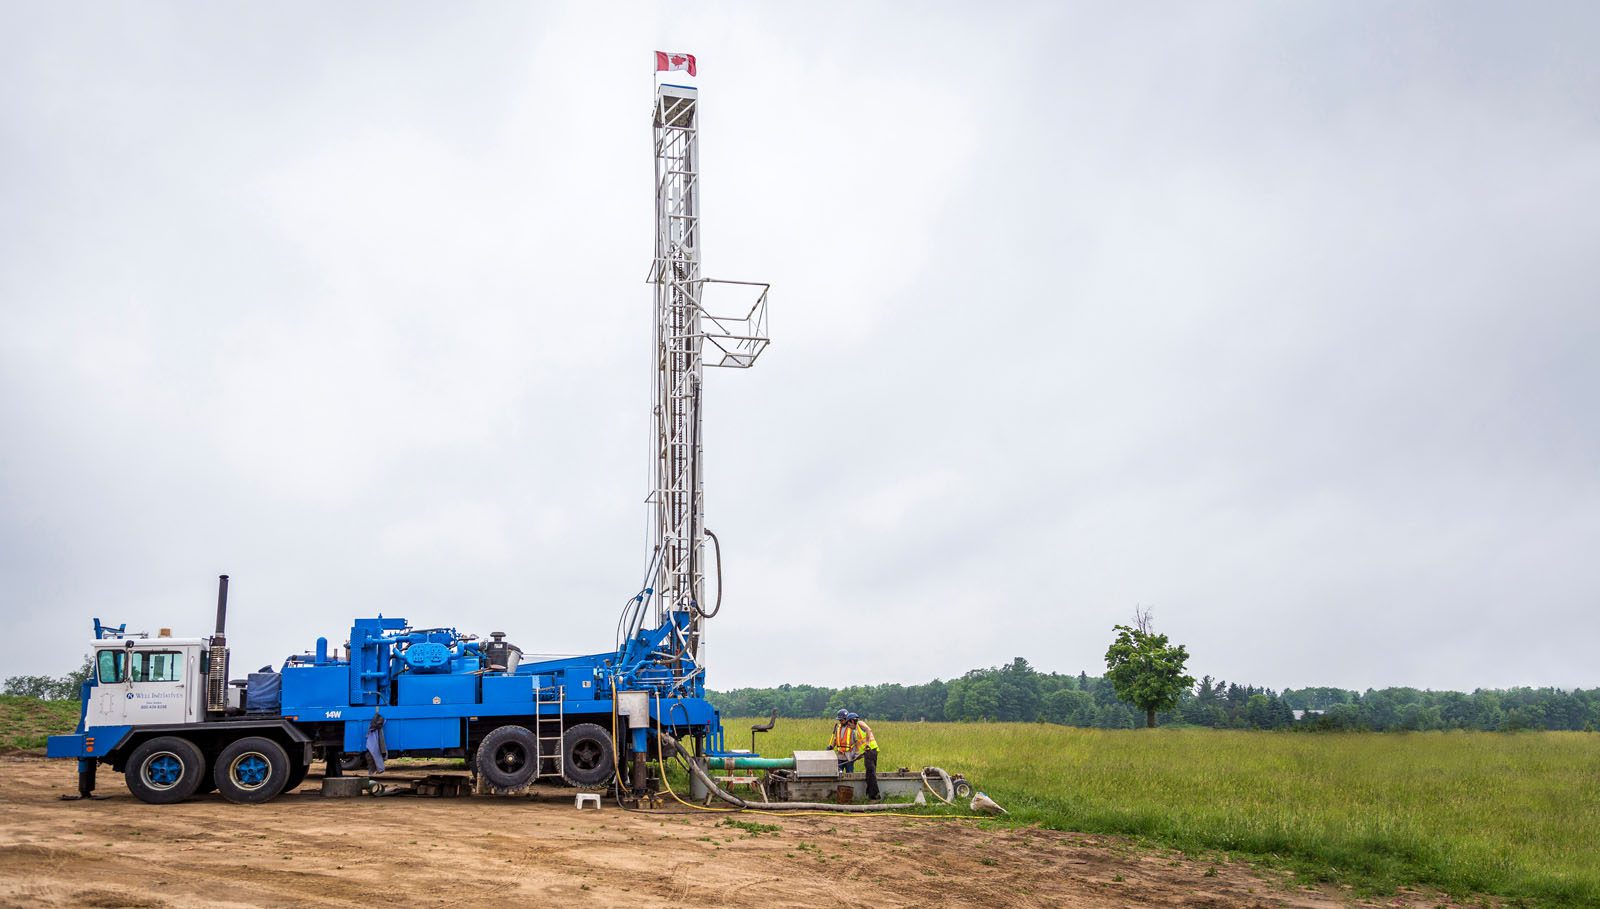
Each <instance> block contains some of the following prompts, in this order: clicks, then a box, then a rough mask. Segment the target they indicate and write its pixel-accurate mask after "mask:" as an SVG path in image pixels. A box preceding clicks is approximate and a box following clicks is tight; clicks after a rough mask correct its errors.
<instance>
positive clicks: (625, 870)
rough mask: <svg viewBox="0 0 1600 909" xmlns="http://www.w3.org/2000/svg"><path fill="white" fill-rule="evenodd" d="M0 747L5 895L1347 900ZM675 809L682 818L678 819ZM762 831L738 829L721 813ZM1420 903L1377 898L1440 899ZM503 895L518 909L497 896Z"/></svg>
mask: <svg viewBox="0 0 1600 909" xmlns="http://www.w3.org/2000/svg"><path fill="white" fill-rule="evenodd" d="M99 782H100V793H99V794H101V795H106V796H109V798H106V799H100V800H95V801H78V802H63V801H60V800H59V798H58V797H59V796H60V795H62V794H65V793H72V792H75V791H76V778H75V776H74V772H73V765H72V764H71V763H70V762H66V761H46V760H43V759H40V758H36V757H28V756H19V755H7V756H0V907H12V906H18V907H20V906H30V907H31V906H137V907H185V906H288V905H298V906H305V905H317V906H371V905H379V904H385V905H387V904H390V903H395V904H406V905H413V906H469V905H486V904H487V905H496V904H499V905H507V903H502V902H500V900H501V899H503V898H507V897H509V898H510V899H511V900H513V901H517V902H520V901H524V900H527V901H529V902H528V903H526V904H532V900H534V899H536V900H538V901H539V902H541V903H544V902H556V903H557V904H559V905H563V906H578V907H581V906H616V905H624V904H631V905H643V906H655V905H667V904H670V905H673V906H682V907H690V906H694V907H698V906H716V907H766V906H782V907H797V909H800V907H803V909H815V907H818V906H832V905H841V904H842V905H851V906H870V907H874V909H882V907H935V906H1007V907H1015V909H1023V907H1047V906H1048V907H1057V906H1064V907H1089V906H1096V907H1098V906H1203V907H1209V909H1226V907H1236V906H1237V907H1295V909H1322V907H1334V906H1349V905H1352V904H1353V902H1354V901H1353V900H1351V899H1349V898H1348V897H1346V896H1344V895H1342V894H1340V893H1339V892H1338V891H1332V890H1323V891H1312V890H1306V889H1300V888H1295V887H1293V886H1292V885H1290V884H1288V883H1286V882H1285V881H1284V880H1283V879H1281V878H1276V879H1275V878H1269V877H1263V876H1261V875H1260V874H1258V873H1254V872H1252V870H1251V869H1250V868H1248V867H1247V866H1245V865H1242V864H1238V863H1228V864H1217V863H1212V862H1205V861H1193V860H1187V859H1184V858H1182V857H1180V856H1177V855H1175V854H1169V853H1163V852H1159V851H1154V850H1150V849H1143V848H1137V847H1134V846H1131V845H1129V844H1127V843H1123V842H1120V841H1118V840H1116V839H1113V838H1107V837H1094V836H1084V835H1079V834H1072V833H1058V832H1053V831H1045V830H1033V829H1008V830H986V829H983V828H982V827H980V826H978V825H977V824H974V823H972V822H968V821H923V820H911V819H905V818H890V817H831V816H830V817H789V816H785V817H773V816H769V815H756V814H740V815H718V814H710V813H705V812H691V811H689V810H688V809H684V808H682V807H681V806H677V809H676V810H667V809H664V810H662V811H659V812H655V813H649V814H641V813H630V812H624V811H622V810H620V809H618V808H616V807H613V806H611V805H609V804H608V806H607V807H606V808H605V809H603V810H601V811H583V812H578V811H575V810H573V806H572V795H571V792H570V790H567V791H563V790H552V791H551V793H550V794H548V795H545V796H537V797H528V798H498V799H497V798H486V797H477V798H453V799H448V798H447V799H427V798H418V797H411V796H397V797H389V798H371V797H360V798H355V799H324V798H323V797H322V796H321V795H320V794H319V793H318V786H319V785H320V780H319V779H318V778H317V777H315V776H313V777H312V778H311V779H309V780H307V782H306V784H305V785H303V786H302V787H301V788H300V790H299V791H298V792H295V793H293V794H289V795H284V796H281V797H279V798H278V799H276V800H274V801H273V802H270V803H268V804H266V805H261V806H242V805H231V804H228V803H227V802H224V801H222V800H221V798H220V797H218V796H217V795H215V794H211V795H207V796H202V797H199V798H196V799H194V800H192V801H189V802H186V803H183V804H180V805H170V806H161V807H157V806H149V805H144V804H142V803H140V802H137V801H135V800H134V799H133V797H132V796H131V795H129V794H128V790H127V787H126V786H124V785H123V782H122V777H121V776H120V775H118V774H113V773H107V772H104V771H103V772H102V774H101V776H100V781H99ZM679 812H683V813H679ZM730 817H731V818H733V819H735V820H738V821H743V822H758V823H762V824H776V825H777V826H779V827H780V828H781V829H780V830H778V831H775V832H764V833H750V832H748V831H746V830H743V829H738V828H733V827H728V826H724V825H723V821H724V820H727V819H728V818H730ZM1437 903H1438V900H1434V899H1424V898H1423V896H1422V895H1416V896H1415V897H1414V898H1408V899H1402V900H1387V901H1385V905H1389V906H1397V905H1405V904H1415V905H1416V906H1419V907H1420V906H1424V905H1426V906H1430V907H1431V906H1434V905H1437ZM511 904H515V902H513V903H511Z"/></svg>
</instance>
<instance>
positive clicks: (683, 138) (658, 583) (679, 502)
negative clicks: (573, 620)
mask: <svg viewBox="0 0 1600 909" xmlns="http://www.w3.org/2000/svg"><path fill="white" fill-rule="evenodd" d="M653 121H654V140H655V141H654V157H655V178H656V182H655V194H656V200H655V201H656V240H655V259H654V260H653V262H652V264H651V267H650V276H649V278H648V282H649V283H650V284H651V285H653V287H654V290H655V357H656V364H655V365H656V372H655V380H654V389H653V390H654V394H653V397H654V401H653V403H652V414H653V423H654V426H655V432H654V436H653V444H654V448H655V470H654V480H653V488H652V490H651V493H650V500H649V501H650V505H651V508H652V511H653V514H654V532H653V534H652V536H653V542H654V544H655V548H654V551H653V554H652V564H653V565H654V566H655V568H654V573H653V581H654V589H655V594H654V597H655V610H656V617H657V620H658V621H659V622H661V623H663V624H665V623H668V622H671V623H673V624H674V626H675V627H677V628H679V629H681V631H680V632H679V633H677V634H675V635H674V636H673V638H672V639H671V644H670V649H671V653H672V656H673V657H674V661H673V662H674V664H675V667H676V668H675V670H674V671H675V674H676V673H678V672H682V671H683V667H682V661H683V659H684V658H688V659H690V660H693V661H694V664H695V665H697V666H698V665H703V664H702V660H701V657H702V651H703V647H704V644H705V620H706V619H707V618H709V617H710V616H714V615H715V614H716V612H717V610H718V608H720V606H719V605H718V604H719V602H720V599H721V590H720V588H719V589H717V590H715V591H714V593H713V594H712V596H713V600H714V602H712V603H707V602H706V600H705V596H704V594H705V593H706V591H705V576H706V564H705V552H706V546H705V543H706V537H707V531H706V526H705V509H704V504H705V502H704V474H703V471H702V459H701V455H702V448H701V442H700V423H701V400H702V390H703V388H704V381H705V368H706V367H707V366H719V367H731V368H739V369H742V368H747V367H749V366H751V365H753V364H754V363H755V361H756V358H757V357H759V356H760V355H761V352H762V351H763V350H765V349H766V346H767V343H768V338H767V326H766V318H767V317H766V314H767V289H768V285H766V284H762V283H758V282H748V281H720V280H716V279H711V278H705V277H703V276H702V275H701V271H700V269H701V263H700V142H699V127H700V103H699V92H698V90H697V89H695V88H693V87H689V86H683V85H669V84H661V85H658V86H657V87H656V98H655V109H654V111H653ZM751 296H754V302H753V303H752V304H750V306H749V309H748V311H746V312H745V314H744V315H742V316H717V315H713V314H712V312H711V311H710V308H709V307H713V306H717V305H719V304H720V303H721V302H723V301H725V300H729V299H731V300H735V301H738V302H740V303H741V305H742V303H743V301H747V300H749V298H750V297H751ZM713 297H715V298H716V299H713ZM713 538H714V535H713ZM717 557H718V559H719V560H720V558H721V554H720V547H718V552H717ZM720 567H721V566H720V564H717V565H716V566H714V570H717V569H720Z"/></svg>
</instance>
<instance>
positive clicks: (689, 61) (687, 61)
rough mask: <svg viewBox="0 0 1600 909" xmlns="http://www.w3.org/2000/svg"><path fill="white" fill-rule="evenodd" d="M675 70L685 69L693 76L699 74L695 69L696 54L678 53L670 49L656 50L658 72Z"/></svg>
mask: <svg viewBox="0 0 1600 909" xmlns="http://www.w3.org/2000/svg"><path fill="white" fill-rule="evenodd" d="M673 70H683V71H684V72H687V73H688V74H689V75H691V76H695V75H698V73H696V72H695V71H694V54H676V53H672V52H670V51H656V72H658V73H665V72H671V71H673Z"/></svg>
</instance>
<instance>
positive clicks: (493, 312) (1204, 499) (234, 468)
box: [0, 4, 1600, 688]
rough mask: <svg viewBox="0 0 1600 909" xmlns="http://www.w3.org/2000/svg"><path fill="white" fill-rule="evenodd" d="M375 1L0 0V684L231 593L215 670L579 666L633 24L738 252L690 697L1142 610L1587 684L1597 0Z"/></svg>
mask: <svg viewBox="0 0 1600 909" xmlns="http://www.w3.org/2000/svg"><path fill="white" fill-rule="evenodd" d="M375 10H376V8H369V7H360V6H357V7H349V8H339V9H335V10H325V9H321V8H316V7H296V6H287V7H275V8H272V9H260V10H252V11H250V12H248V13H241V12H238V11H234V10H220V9H219V10H209V9H197V8H194V7H187V6H181V5H176V6H161V5H154V6H151V5H146V6H142V7H140V8H138V9H137V10H134V9H131V8H130V9H128V10H121V11H116V10H113V11H100V12H101V14H100V15H96V16H93V17H83V16H79V15H75V14H73V12H72V11H71V10H63V9H62V8H60V7H36V8H23V7H14V8H10V9H7V10H6V11H5V12H4V13H3V14H0V16H3V17H4V20H5V21H4V22H0V26H4V27H0V79H4V81H5V84H7V85H8V86H11V87H12V88H11V90H10V91H8V92H7V93H6V94H5V95H4V96H3V97H0V201H3V202H4V204H3V205H0V426H3V427H4V434H3V443H0V618H4V619H5V620H6V621H7V623H8V626H9V627H10V628H11V629H12V631H13V634H15V635H17V636H19V637H20V638H22V639H27V640H33V641H52V642H65V643H62V644H61V645H60V647H53V648H31V649H29V650H28V651H27V652H24V653H19V654H17V655H16V661H15V664H14V666H13V668H12V669H11V670H10V671H13V672H17V673H23V672H60V671H65V670H66V669H67V668H70V666H71V665H72V664H73V663H74V662H75V659H76V654H77V651H78V650H79V649H81V645H80V644H79V643H73V642H80V641H83V640H84V639H85V638H87V633H86V629H87V628H88V627H89V620H90V618H91V617H93V616H99V617H102V618H106V619H108V620H114V621H117V622H121V621H128V622H130V623H131V625H133V626H135V627H146V626H148V627H151V628H155V627H161V626H171V627H175V628H180V629H181V628H183V627H184V626H185V624H186V623H187V624H188V626H189V627H191V628H200V627H204V626H205V624H206V617H207V614H208V607H207V600H208V598H209V597H210V596H211V592H210V591H211V584H212V583H214V575H215V574H217V573H220V572H222V571H227V572H229V573H230V574H232V575H233V577H234V599H235V602H236V609H235V610H234V618H233V619H232V621H233V622H234V629H233V631H234V633H233V635H232V636H231V637H232V638H233V640H235V641H236V642H237V646H238V647H239V648H240V649H241V651H242V653H241V658H242V659H243V661H244V662H243V663H241V665H243V664H250V665H259V664H260V663H263V662H268V661H275V660H277V659H280V658H281V657H282V656H283V655H284V654H287V653H290V652H298V651H300V650H303V649H305V648H306V647H308V646H309V645H310V642H311V641H312V640H314V638H315V637H316V636H318V635H320V634H326V635H328V636H329V637H330V639H334V640H341V639H342V638H340V637H339V635H340V634H341V633H342V630H343V629H344V628H345V627H346V626H347V625H348V622H349V619H350V618H352V617H354V616H357V615H370V614H374V613H376V612H379V611H382V612H384V613H385V614H386V615H393V614H397V613H398V614H403V615H406V616H408V617H410V618H412V619H414V620H416V621H418V622H421V623H427V624H433V623H437V622H441V621H452V622H456V623H457V624H458V625H460V626H461V627H462V628H463V629H465V630H471V631H477V632H480V633H482V632H486V631H488V630H505V631H507V632H509V633H510V634H511V635H512V637H513V639H514V640H517V641H518V643H519V644H521V645H522V646H523V647H524V648H525V649H528V650H530V652H531V651H540V652H585V651H593V650H598V649H601V648H604V647H606V646H609V644H610V637H609V635H610V628H611V626H612V624H613V622H614V618H615V610H616V609H617V608H619V607H620V605H621V603H622V601H623V600H624V599H625V598H626V597H628V596H630V595H631V594H632V593H633V591H634V589H635V587H634V585H635V584H636V583H637V581H638V575H639V573H640V572H641V571H642V567H643V564H644V559H645V554H646V542H645V530H646V527H647V524H646V512H645V509H644V506H643V501H642V500H643V497H644V494H645V484H646V477H647V475H648V474H647V468H648V457H649V449H648V444H649V443H648V438H647V430H648V412H647V409H646V408H647V403H648V385H649V378H650V368H651V364H650V353H649V351H650V312H649V306H650V294H649V290H648V288H647V287H646V286H645V285H644V284H643V283H642V278H643V276H644V273H645V269H646V266H647V264H648V258H649V255H650V252H649V250H650V243H651V236H650V231H651V221H650V211H651V208H650V205H651V202H650V193H651V176H650V165H649V162H648V158H647V152H648V148H649V146H648V142H649V132H648V119H647V111H648V105H649V92H650V82H649V80H648V78H647V76H646V75H645V74H646V73H648V72H649V70H648V69H647V65H648V64H647V60H648V59H649V54H650V52H651V51H653V50H655V49H657V48H658V47H659V48H669V47H670V48H673V49H686V50H691V51H693V52H695V53H696V54H697V55H698V57H699V60H700V63H701V67H702V70H701V76H700V78H699V83H700V86H701V90H702V93H703V105H704V109H703V114H704V117H703V121H704V133H703V136H702V151H703V163H704V178H703V191H704V196H703V199H704V204H705V217H706V221H705V242H706V271H707V273H708V274H710V275H713V276H721V277H730V278H740V279H751V280H763V281H771V282H772V284H773V294H772V304H771V305H772V310H771V313H772V331H773V335H774V342H773V345H772V347H771V349H770V351H769V352H768V353H767V354H766V355H765V356H764V357H763V359H762V361H761V363H759V364H758V366H757V367H756V368H755V369H754V370H751V371H749V372H739V371H717V372H715V373H714V374H712V375H711V376H710V377H709V381H708V384H707V388H706V408H707V420H706V428H705V442H706V447H707V462H706V470H707V484H708V485H707V518H708V522H709V523H710V525H711V526H712V527H713V528H714V529H716V531H717V532H718V534H719V536H720V537H721V539H722V540H723V543H724V549H725V552H726V555H727V559H728V562H727V565H726V566H725V578H726V580H727V584H728V602H727V608H726V610H725V611H724V612H723V614H722V615H720V616H719V617H718V619H717V620H716V622H715V623H714V624H713V627H712V628H711V630H710V641H711V654H712V660H713V663H712V676H711V680H712V684H713V685H714V686H719V687H728V686H733V685H740V684H772V683H778V682H783V681H814V682H820V683H832V684H844V683H853V682H868V681H881V680H899V681H921V680H925V679H927V678H930V677H933V676H943V677H949V676H951V675H953V674H957V673H960V672H962V671H964V670H966V669H968V668H972V667H974V666H980V665H990V664H995V663H999V662H1002V661H1005V660H1008V659H1010V658H1011V657H1012V656H1015V655H1024V656H1027V657H1028V658H1029V659H1030V660H1031V661H1032V662H1033V663H1034V664H1035V665H1038V666H1041V667H1043V668H1046V669H1055V670H1062V671H1073V672H1075V671H1077V670H1078V669H1080V668H1088V669H1090V670H1093V669H1094V667H1095V666H1096V665H1098V663H1099V660H1100V659H1101V656H1102V655H1103V652H1104V647H1105V644H1106V642H1107V640H1108V634H1109V629H1110V626H1111V625H1112V624H1114V623H1116V622H1119V621H1125V620H1126V619H1127V618H1128V617H1129V615H1130V614H1131V611H1132V609H1133V606H1134V605H1135V604H1145V605H1151V606H1153V607H1154V609H1155V612H1156V617H1157V622H1158V625H1159V626H1160V627H1161V628H1162V630H1165V631H1168V632H1170V633H1171V634H1172V635H1173V637H1174V638H1175V639H1176V640H1179V641H1183V642H1185V643H1188V644H1189V645H1190V650H1191V652H1192V653H1193V654H1194V655H1195V656H1194V660H1193V663H1194V667H1193V668H1195V669H1196V670H1197V671H1199V672H1208V673H1211V674H1213V675H1217V676H1224V677H1227V678H1229V679H1230V680H1239V681H1249V682H1254V683H1256V684H1266V685H1273V686H1279V687H1281V686H1286V685H1303V684H1317V683H1328V684H1343V685H1351V686H1356V687H1365V686H1367V685H1382V684H1390V683H1395V684H1402V683H1403V684H1416V685H1431V686H1434V687H1465V688H1470V687H1474V686H1477V685H1506V684H1524V683H1526V684H1547V683H1548V684H1564V685H1575V684H1584V685H1593V684H1596V682H1595V679H1594V676H1593V669H1592V660H1591V659H1590V656H1589V654H1588V653H1587V651H1586V649H1585V648H1584V647H1583V645H1582V642H1583V641H1585V640H1587V639H1588V638H1590V637H1592V636H1593V634H1594V633H1595V632H1596V631H1600V627H1597V622H1600V619H1597V618H1596V616H1597V615H1600V612H1597V611H1596V610H1595V608H1594V606H1595V604H1596V602H1597V599H1600V572H1597V571H1596V569H1595V567H1594V566H1593V564H1592V563H1593V560H1592V559H1590V558H1589V557H1588V550H1589V549H1591V548H1592V541H1593V540H1594V539H1596V538H1597V536H1600V482H1597V480H1596V477H1597V476H1600V473H1597V472H1596V470H1595V465H1596V463H1597V461H1600V458H1597V456H1600V417H1597V416H1596V413H1597V410H1596V408H1595V407H1594V406H1593V403H1594V389H1595V388H1597V387H1600V366H1597V365H1596V363H1597V362H1600V361H1597V360H1596V358H1594V357H1593V356H1592V352H1593V350H1594V349H1595V347H1596V342H1597V341H1600V310H1597V309H1596V308H1595V307H1594V305H1593V301H1594V300H1595V299H1596V298H1597V297H1600V286H1597V280H1596V277H1595V274H1594V270H1593V268H1592V267H1591V266H1590V265H1589V259H1590V258H1592V251H1593V249H1595V248H1596V246H1597V245H1600V244H1597V241H1600V210H1597V209H1596V208H1595V206H1593V205H1592V204H1591V203H1590V200H1592V199H1593V198H1594V197H1595V194H1596V192H1597V191H1600V163H1597V162H1600V154H1597V153H1600V125H1597V124H1596V122H1595V120H1594V118H1593V110H1594V109H1595V106H1596V101H1597V100H1600V99H1597V98H1596V96H1595V95H1596V88H1595V84H1594V82H1593V79H1592V78H1591V75H1592V65H1591V63H1590V57H1591V53H1592V48H1591V47H1590V45H1591V44H1592V42H1590V41H1588V40H1587V36H1588V35H1592V34H1594V27H1595V25H1596V24H1597V23H1596V21H1595V20H1596V14H1595V12H1594V11H1593V10H1591V9H1590V8H1588V7H1586V6H1582V5H1570V6H1554V7H1547V8H1545V9H1542V10H1541V11H1540V13H1539V14H1538V15H1526V14H1513V13H1509V12H1507V11H1505V10H1503V9H1500V8H1497V7H1493V6H1487V5H1484V6H1479V5H1468V6H1460V5H1455V6H1452V7H1449V8H1445V7H1436V6H1415V7H1407V8H1404V9H1393V10H1384V11H1380V12H1377V13H1374V12H1373V11H1372V10H1362V11H1359V12H1356V11H1349V10H1345V9H1343V8H1342V7H1338V6H1335V5H1323V6H1312V7H1296V8H1293V9H1287V8H1286V9H1283V10H1260V9H1250V10H1246V9H1240V8H1234V7H1227V6H1201V7H1194V8H1190V9H1186V10H1183V11H1180V12H1177V13H1174V12H1173V11H1171V10H1162V11H1160V12H1159V13H1158V12H1156V11H1154V10H1144V9H1141V8H1138V7H1125V8H1118V9H1115V10H1104V11H1098V10H1086V9H1079V8H1066V7H1058V6H1056V5H1032V6H1030V5H1020V6H1014V7H1008V8H1006V9H1005V10H1001V11H998V12H996V11H984V12H982V13H979V12H976V11H974V10H973V9H972V8H970V7H964V6H955V5H946V6H934V7H929V8H926V9H925V10H923V11H922V12H921V13H920V14H919V15H918V16H915V17H907V16H905V15H904V14H903V13H901V12H899V11H897V10H895V9H892V8H888V7H872V6H867V7H859V6H852V7H842V6H840V7H827V6H823V7H815V6H812V7H805V8H764V7H750V6H747V5H727V6H715V5H712V6H708V7H704V8H696V9H694V10H687V11H675V12H674V13H672V14H670V15H669V14H667V13H665V12H663V11H662V10H661V9H660V8H657V7H653V6H643V5H640V6H635V7H628V8H626V9H624V10H622V11H620V12H619V11H617V10H612V9H608V10H606V11H605V12H600V11H597V10H592V9H590V8H588V7H583V6H571V7H559V8H552V9H544V8H540V9H537V10H523V9H517V8H504V7H495V6H475V5H472V6H466V7H457V8H453V9H452V10H451V11H450V12H449V13H444V12H442V11H441V10H438V9H436V8H433V7H428V6H426V5H408V4H401V5H393V4H390V5H385V6H384V7H383V8H382V10H381V14H378V13H377V12H375ZM844 21H848V23H849V27H841V26H840V23H841V22H844ZM186 616H187V617H188V618H185V617H186ZM775 640H783V641H785V642H786V646H785V647H783V648H777V649H775V648H773V647H772V646H771V644H772V642H773V641H775ZM84 643H86V642H84ZM57 651H59V652H57Z"/></svg>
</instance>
